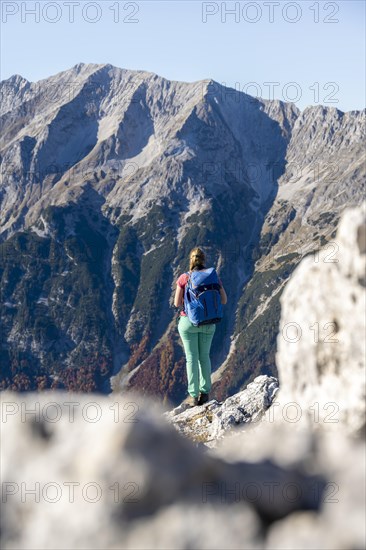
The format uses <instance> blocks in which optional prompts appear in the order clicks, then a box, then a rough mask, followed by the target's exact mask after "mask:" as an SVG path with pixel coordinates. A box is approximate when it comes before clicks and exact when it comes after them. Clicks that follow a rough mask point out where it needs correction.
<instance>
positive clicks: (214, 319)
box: [184, 267, 223, 327]
mask: <svg viewBox="0 0 366 550" xmlns="http://www.w3.org/2000/svg"><path fill="white" fill-rule="evenodd" d="M187 275H188V281H187V284H186V288H185V292H184V310H185V312H186V314H187V316H188V319H189V320H190V321H191V323H192V325H195V326H196V327H198V326H200V325H207V324H209V323H219V322H220V321H221V319H222V317H223V307H222V303H221V296H220V283H219V278H218V275H217V273H216V270H215V268H214V267H210V268H208V269H201V270H200V271H192V272H191V273H187Z"/></svg>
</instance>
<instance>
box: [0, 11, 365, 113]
mask: <svg viewBox="0 0 366 550" xmlns="http://www.w3.org/2000/svg"><path fill="white" fill-rule="evenodd" d="M69 4H70V2H69ZM267 4H269V5H266V2H265V1H264V0H261V1H259V0H257V1H254V2H249V1H243V2H235V1H230V2H222V1H221V0H220V1H217V2H215V1H213V2H202V1H199V0H192V1H187V0H185V1H171V0H161V1H155V0H148V1H139V0H136V2H129V1H126V2H124V1H119V0H111V1H109V0H104V1H98V2H90V1H84V0H78V1H75V2H71V4H70V5H68V3H67V2H66V1H63V0H57V1H48V0H47V1H39V2H36V1H32V2H29V1H28V2H20V1H9V2H7V1H5V0H2V2H1V6H2V13H1V27H2V28H1V31H2V33H1V72H0V78H1V80H4V79H6V78H9V77H10V76H11V75H13V74H21V75H22V76H24V77H25V78H27V79H28V80H30V81H33V82H35V81H37V80H40V79H42V78H46V77H48V76H51V75H54V74H56V73H58V72H60V71H63V70H66V69H69V68H70V67H72V66H73V65H75V64H76V63H79V62H83V63H111V64H112V65H115V66H117V67H122V68H127V69H137V70H141V69H142V70H147V71H151V72H154V73H157V74H159V75H161V76H164V77H166V78H169V79H171V80H181V81H186V82H193V81H195V80H200V79H204V78H213V79H214V80H216V81H218V82H220V83H222V84H226V85H227V86H230V87H233V88H235V87H236V88H237V89H240V90H242V91H245V92H246V93H249V94H250V95H254V96H260V97H263V98H265V99H281V100H283V101H294V102H295V103H296V105H297V106H298V108H299V109H301V110H303V109H304V108H305V107H306V106H307V105H316V104H322V105H326V106H335V107H337V108H338V109H340V110H342V111H350V110H356V109H363V108H364V107H365V86H366V82H365V69H364V67H365V64H366V60H365V49H366V44H365V2H364V1H363V0H347V1H343V0H342V1H339V0H338V1H335V2H331V1H329V0H328V1H315V0H309V1H307V0H300V1H297V2H290V1H287V0H286V1H285V0H274V1H268V2H267ZM276 4H278V5H276ZM72 6H73V10H74V20H73V21H72ZM31 10H36V11H37V12H39V21H35V15H34V14H32V13H30V11H31ZM230 10H231V11H233V10H234V13H231V14H230V13H229V12H230ZM271 16H272V17H271ZM250 83H255V84H254V85H251V84H250Z"/></svg>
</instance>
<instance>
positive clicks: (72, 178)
mask: <svg viewBox="0 0 366 550" xmlns="http://www.w3.org/2000/svg"><path fill="white" fill-rule="evenodd" d="M0 98H1V102H0V103H1V111H0V121H1V122H0V124H1V128H2V132H1V142H0V162H1V184H0V204H1V219H0V277H1V304H0V307H1V310H0V320H1V328H0V330H1V348H0V359H1V364H2V368H1V374H0V376H1V379H0V387H1V388H2V389H5V388H9V389H13V390H18V391H24V390H29V389H47V388H66V389H68V390H77V391H84V392H89V391H101V392H109V391H111V389H112V390H116V391H119V392H120V391H125V392H128V391H129V390H138V391H139V392H141V393H142V394H153V395H156V396H160V397H161V399H162V400H163V401H164V400H167V399H169V400H170V401H171V402H173V403H178V402H180V400H181V399H182V398H183V397H184V395H185V392H186V374H185V359H184V354H183V350H182V346H181V342H180V338H179V335H178V332H177V326H176V325H177V312H176V310H175V309H174V308H173V294H174V289H175V282H176V279H177V278H178V276H179V274H180V273H182V272H183V271H186V270H187V268H188V265H187V260H188V254H189V251H190V249H191V248H193V247H194V246H202V247H203V248H204V250H205V251H206V254H207V257H208V263H209V264H210V265H215V266H216V267H217V269H218V272H219V274H220V277H221V279H222V281H223V283H224V286H225V289H226V292H227V295H228V303H227V305H226V306H225V316H224V319H223V321H222V322H221V323H220V324H218V325H217V328H216V334H215V338H214V341H213V346H212V354H211V356H212V365H213V371H214V373H213V388H212V394H213V395H214V396H215V397H216V398H217V399H223V398H224V397H226V396H228V395H231V394H233V393H235V392H237V391H239V390H241V389H243V388H244V387H245V386H246V385H247V384H248V383H249V382H251V381H252V380H254V378H255V377H256V376H258V375H268V376H276V375H277V371H276V365H275V360H274V358H275V353H276V345H277V344H276V338H277V334H278V325H279V318H280V301H279V298H280V295H281V293H282V291H283V289H284V287H285V285H286V283H287V281H288V280H289V278H290V277H291V274H292V272H293V271H294V269H295V268H296V266H297V265H298V264H299V262H300V260H301V259H302V258H303V257H304V256H305V255H307V254H309V253H313V252H314V251H316V250H319V249H320V248H321V247H328V248H329V261H334V260H336V254H337V242H336V240H335V235H336V228H337V225H338V221H339V218H340V215H341V213H342V212H343V210H344V209H345V207H347V206H355V205H359V204H360V203H361V202H362V199H363V196H364V191H365V189H364V185H365V172H366V170H365V149H364V138H365V114H366V110H365V109H364V110H362V111H350V112H347V113H343V112H342V111H340V110H338V109H336V108H335V107H324V106H322V105H316V106H309V107H307V108H306V109H305V110H304V111H302V112H301V111H300V110H299V109H298V108H297V107H296V105H295V104H294V103H286V102H282V101H279V100H273V101H271V100H264V99H261V98H254V97H252V96H250V95H247V94H245V93H243V92H239V91H237V90H233V89H231V88H227V87H225V86H223V85H221V84H219V83H217V82H215V81H213V80H210V79H207V80H202V81H198V82H193V83H186V82H177V81H169V80H167V79H164V78H162V77H159V76H157V75H156V74H153V73H149V72H144V71H132V70H124V69H120V68H118V67H114V66H113V65H110V64H84V63H79V64H77V65H75V66H74V67H72V68H71V69H69V70H66V71H62V72H60V73H58V74H56V75H54V76H51V77H49V78H46V79H43V80H40V81H38V82H34V83H33V82H29V81H27V80H26V79H25V78H23V77H21V76H20V75H13V76H12V77H10V78H9V79H7V80H3V81H1V83H0Z"/></svg>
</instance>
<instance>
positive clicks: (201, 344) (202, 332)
mask: <svg viewBox="0 0 366 550" xmlns="http://www.w3.org/2000/svg"><path fill="white" fill-rule="evenodd" d="M215 330H216V325H215V324H213V323H211V324H209V325H202V326H200V327H195V326H194V325H192V323H191V322H190V320H189V319H188V317H184V316H183V315H182V316H181V317H180V319H179V321H178V332H179V334H180V337H181V338H182V342H183V347H184V352H185V355H186V369H187V378H188V393H189V394H190V395H192V396H193V397H198V394H199V392H202V393H208V392H209V391H210V389H211V360H210V348H211V342H212V338H213V335H214V334H215Z"/></svg>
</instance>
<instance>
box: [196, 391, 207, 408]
mask: <svg viewBox="0 0 366 550" xmlns="http://www.w3.org/2000/svg"><path fill="white" fill-rule="evenodd" d="M207 401H208V393H201V392H200V394H199V397H198V405H204V403H207Z"/></svg>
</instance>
